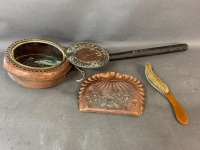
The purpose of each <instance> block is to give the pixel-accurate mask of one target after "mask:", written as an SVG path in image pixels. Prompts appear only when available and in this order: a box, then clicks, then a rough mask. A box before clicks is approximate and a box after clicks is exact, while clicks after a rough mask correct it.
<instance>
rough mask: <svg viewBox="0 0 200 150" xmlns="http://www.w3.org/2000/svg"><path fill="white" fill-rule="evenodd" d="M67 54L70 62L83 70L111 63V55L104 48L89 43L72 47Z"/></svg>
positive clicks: (81, 43)
mask: <svg viewBox="0 0 200 150" xmlns="http://www.w3.org/2000/svg"><path fill="white" fill-rule="evenodd" d="M66 54H67V59H68V61H70V62H71V63H72V64H73V65H75V66H77V67H81V68H98V67H102V66H103V65H105V64H106V63H107V62H108V61H109V54H108V53H107V52H106V51H105V49H104V48H102V47H100V46H98V45H94V44H92V43H87V42H80V43H76V44H73V45H71V46H70V47H69V48H68V49H67V50H66Z"/></svg>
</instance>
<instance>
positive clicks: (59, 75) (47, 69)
mask: <svg viewBox="0 0 200 150" xmlns="http://www.w3.org/2000/svg"><path fill="white" fill-rule="evenodd" d="M186 49H187V44H176V45H168V46H162V47H155V48H148V49H141V50H133V51H128V52H121V53H115V54H108V53H107V52H106V50H105V49H104V48H102V47H100V46H97V45H94V44H92V43H86V42H80V43H76V44H74V45H72V46H70V47H68V48H67V49H65V48H64V47H62V46H61V45H59V44H57V43H55V42H52V41H48V40H43V39H35V38H34V39H33V38H31V39H24V40H20V41H17V42H15V43H13V44H11V45H10V46H9V47H8V49H7V51H6V53H5V56H4V64H3V67H4V68H5V69H6V70H7V71H8V75H9V76H10V78H11V79H13V80H14V81H16V82H17V83H18V84H20V85H22V86H24V87H29V88H47V87H52V86H54V85H57V84H58V83H59V82H61V81H62V79H63V78H64V77H65V75H66V73H67V72H68V71H69V70H70V68H71V66H72V64H73V65H74V66H75V67H77V69H79V68H78V67H80V68H97V67H101V66H103V65H105V64H106V63H107V62H108V61H109V60H118V59H125V58H132V57H140V56H149V55H155V54H163V53H170V52H178V51H184V50H186ZM79 71H81V70H80V69H79ZM82 74H84V72H82Z"/></svg>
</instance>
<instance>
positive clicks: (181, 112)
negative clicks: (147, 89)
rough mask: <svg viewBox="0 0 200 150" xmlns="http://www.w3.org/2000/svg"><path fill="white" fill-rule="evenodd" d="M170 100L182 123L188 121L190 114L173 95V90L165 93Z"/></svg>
mask: <svg viewBox="0 0 200 150" xmlns="http://www.w3.org/2000/svg"><path fill="white" fill-rule="evenodd" d="M164 95H165V96H166V97H167V98H168V100H169V101H170V102H171V104H172V106H173V108H174V112H175V115H176V118H177V120H178V121H179V122H180V123H182V124H187V123H188V116H187V113H186V112H185V110H184V109H183V107H182V106H181V105H180V104H179V103H178V102H177V100H176V98H175V97H174V96H173V94H172V93H171V92H169V93H166V94H164Z"/></svg>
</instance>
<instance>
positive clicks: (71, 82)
mask: <svg viewBox="0 0 200 150" xmlns="http://www.w3.org/2000/svg"><path fill="white" fill-rule="evenodd" d="M0 3H1V5H0V60H1V61H0V66H2V65H3V55H4V53H5V51H6V49H7V47H8V46H9V45H10V44H11V43H13V42H15V41H18V40H21V39H24V38H31V37H35V38H44V39H48V40H52V41H55V42H57V43H59V44H61V45H63V46H66V47H67V46H69V45H70V44H72V43H75V42H79V41H88V42H93V43H95V44H99V45H101V46H102V47H104V48H106V49H107V50H108V52H110V53H112V52H117V51H126V50H130V49H136V48H143V47H151V46H155V45H159V44H164V43H174V42H185V43H187V44H188V45H189V50H188V51H185V52H181V53H173V54H165V55H159V56H151V57H142V58H134V59H127V60H120V61H112V62H109V64H107V65H106V66H105V67H103V68H100V69H95V70H90V69H87V70H85V71H86V72H87V76H90V75H93V74H95V73H100V72H107V71H117V72H121V73H126V74H129V75H133V76H135V77H137V78H138V79H140V80H141V81H142V83H143V84H144V86H145V89H146V107H145V111H144V114H143V115H142V116H141V117H133V116H124V115H111V114H95V113H82V112H79V110H78V105H77V95H78V90H79V87H80V85H81V84H80V83H76V82H75V80H76V79H79V78H80V77H81V76H80V74H79V73H78V72H77V71H76V70H71V71H70V72H69V73H68V74H67V76H66V78H65V79H64V81H63V82H62V83H60V84H59V85H58V86H55V87H52V88H48V89H28V88H24V87H21V86H19V85H17V84H16V83H15V82H13V81H12V80H11V79H10V78H9V77H8V75H7V73H6V71H5V70H4V69H3V68H2V67H1V68H0V149H1V150H118V149H119V150H126V149H127V150H132V149H137V150H146V149H150V150H155V149H162V150H174V149H177V150H198V149H199V147H200V144H199V139H200V119H199V114H200V109H199V107H200V102H199V97H200V94H199V85H200V77H199V74H200V69H199V63H200V60H199V58H200V53H199V48H200V44H199V42H200V29H199V28H200V15H199V14H200V2H199V1H198V0H190V1H187V0H168V1H161V0H148V1H145V0H134V1H133V0H123V1H122V0H85V1H83V0H65V1H64V0H56V1H52V0H43V1H40V0H26V1H23V0H18V1H15V0H13V1H11V0H0ZM147 61H149V62H151V64H152V65H153V67H154V70H155V72H157V74H158V75H159V76H160V77H161V78H162V79H163V80H164V81H165V82H166V83H167V85H168V86H169V88H170V89H171V91H172V92H173V93H174V95H175V97H176V98H177V99H178V101H179V102H180V103H181V104H182V106H183V107H184V108H185V110H186V111H187V113H188V115H189V124H188V125H186V126H184V125H181V124H179V123H178V122H177V121H176V119H175V117H174V113H173V109H172V107H171V106H170V103H169V102H168V101H167V100H166V99H165V98H164V97H163V96H162V95H161V94H160V93H158V92H157V91H156V90H155V89H154V88H153V87H151V86H150V84H149V83H148V81H147V80H146V78H145V75H144V64H145V62H147Z"/></svg>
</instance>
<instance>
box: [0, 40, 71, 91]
mask: <svg viewBox="0 0 200 150" xmlns="http://www.w3.org/2000/svg"><path fill="white" fill-rule="evenodd" d="M3 67H4V68H5V69H6V70H7V71H8V75H9V76H10V78H11V79H13V80H14V81H16V82H17V83H18V84H20V85H22V86H24V87H29V88H47V87H51V86H54V85H57V84H58V83H59V82H60V81H62V79H63V78H64V77H65V75H66V73H67V72H68V71H69V70H70V68H71V64H70V63H69V61H68V60H67V58H66V54H65V49H64V48H63V47H62V46H61V45H59V44H57V43H54V42H51V41H48V40H42V39H25V40H21V41H17V42H15V43H13V44H12V45H10V46H9V47H8V49H7V51H6V53H5V56H4V64H3Z"/></svg>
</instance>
